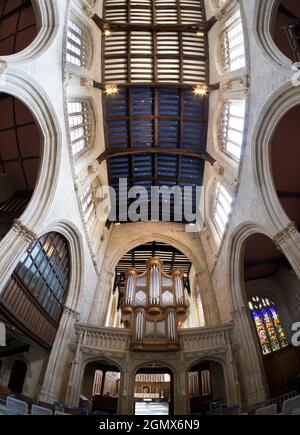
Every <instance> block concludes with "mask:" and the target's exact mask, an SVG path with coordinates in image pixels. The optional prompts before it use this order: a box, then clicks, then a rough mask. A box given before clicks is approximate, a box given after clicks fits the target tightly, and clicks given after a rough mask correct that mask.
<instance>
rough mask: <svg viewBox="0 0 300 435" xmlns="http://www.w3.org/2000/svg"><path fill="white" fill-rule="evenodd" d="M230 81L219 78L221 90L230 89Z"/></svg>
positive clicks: (227, 90)
mask: <svg viewBox="0 0 300 435" xmlns="http://www.w3.org/2000/svg"><path fill="white" fill-rule="evenodd" d="M232 88H233V87H232V81H231V80H221V82H220V89H221V91H222V92H229V91H232Z"/></svg>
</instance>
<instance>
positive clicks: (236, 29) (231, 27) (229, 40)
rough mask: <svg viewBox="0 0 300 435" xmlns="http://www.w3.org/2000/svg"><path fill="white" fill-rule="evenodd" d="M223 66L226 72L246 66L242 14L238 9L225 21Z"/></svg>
mask: <svg viewBox="0 0 300 435" xmlns="http://www.w3.org/2000/svg"><path fill="white" fill-rule="evenodd" d="M222 39H223V40H222V53H223V66H224V69H225V71H226V72H231V71H236V70H238V69H240V68H244V67H245V66H246V58H245V41H244V31H243V24H242V21H241V14H240V11H239V10H238V11H237V12H236V13H235V14H234V15H233V16H232V17H230V18H229V19H228V20H227V22H226V23H225V28H224V32H223V38H222Z"/></svg>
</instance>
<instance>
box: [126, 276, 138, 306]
mask: <svg viewBox="0 0 300 435" xmlns="http://www.w3.org/2000/svg"><path fill="white" fill-rule="evenodd" d="M135 287H136V279H135V276H134V275H129V276H128V279H127V288H126V303H127V304H128V305H134V293H135Z"/></svg>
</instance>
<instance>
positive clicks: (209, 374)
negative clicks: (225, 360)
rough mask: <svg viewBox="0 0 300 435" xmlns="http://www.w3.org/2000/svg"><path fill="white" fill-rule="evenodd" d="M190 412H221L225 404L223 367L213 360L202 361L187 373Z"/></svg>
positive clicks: (205, 413) (203, 413) (204, 413)
mask: <svg viewBox="0 0 300 435" xmlns="http://www.w3.org/2000/svg"><path fill="white" fill-rule="evenodd" d="M188 383H189V399H190V413H191V414H194V415H207V414H213V413H218V412H220V413H222V412H223V410H224V409H225V408H226V406H227V399H226V386H225V378H224V371H223V367H222V365H221V364H220V363H218V362H215V361H202V362H200V363H199V364H196V365H195V366H193V367H191V368H190V370H189V373H188Z"/></svg>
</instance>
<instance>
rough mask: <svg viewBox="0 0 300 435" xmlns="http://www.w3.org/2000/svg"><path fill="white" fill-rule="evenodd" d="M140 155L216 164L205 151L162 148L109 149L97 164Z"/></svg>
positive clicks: (99, 158)
mask: <svg viewBox="0 0 300 435" xmlns="http://www.w3.org/2000/svg"><path fill="white" fill-rule="evenodd" d="M141 154H167V155H176V156H183V157H193V158H196V159H202V160H205V161H207V162H209V163H210V164H211V165H214V164H215V163H216V161H215V159H214V158H213V157H212V156H211V155H210V154H209V153H208V152H206V151H195V150H188V149H184V148H162V147H154V148H138V147H136V148H120V149H110V150H107V151H104V152H103V153H102V154H101V155H100V156H99V157H98V159H97V160H98V162H99V163H100V164H101V163H103V162H104V161H105V160H109V159H113V158H116V157H124V156H131V155H141Z"/></svg>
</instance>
